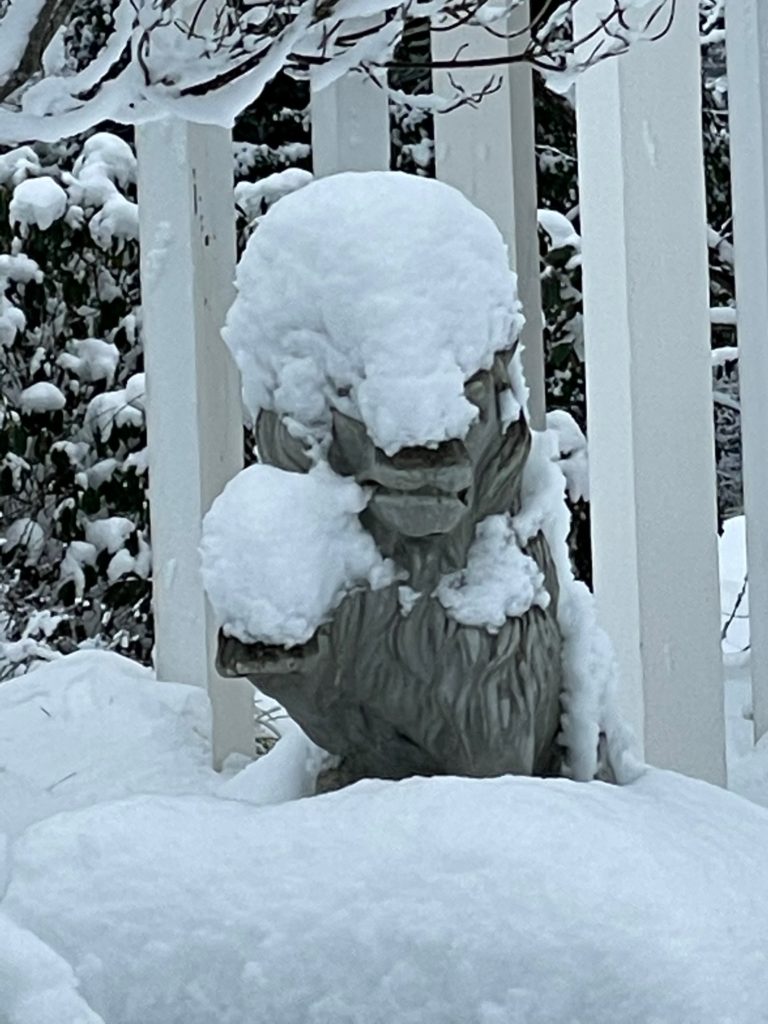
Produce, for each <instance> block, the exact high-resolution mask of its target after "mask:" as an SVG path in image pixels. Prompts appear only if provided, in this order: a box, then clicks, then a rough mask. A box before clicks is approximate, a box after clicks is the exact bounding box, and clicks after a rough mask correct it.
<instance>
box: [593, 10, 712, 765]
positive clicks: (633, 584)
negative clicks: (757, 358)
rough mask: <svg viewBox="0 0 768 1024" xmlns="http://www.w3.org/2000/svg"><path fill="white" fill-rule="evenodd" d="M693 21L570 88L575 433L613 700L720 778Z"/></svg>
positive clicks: (648, 748)
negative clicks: (581, 335) (575, 164)
mask: <svg viewBox="0 0 768 1024" xmlns="http://www.w3.org/2000/svg"><path fill="white" fill-rule="evenodd" d="M603 7H604V5H603V0H582V2H581V3H580V4H579V5H577V12H578V15H579V19H578V21H577V25H576V31H577V33H579V34H581V33H582V32H583V31H584V30H585V28H587V27H591V24H593V23H590V21H589V17H590V12H591V13H592V14H593V15H594V12H595V11H596V10H600V9H602V8H603ZM697 17H698V11H697V5H696V4H692V3H678V4H677V14H676V18H675V23H674V26H673V28H672V30H671V31H670V33H669V34H668V35H667V36H666V37H665V38H664V39H663V40H661V41H659V42H657V43H653V44H650V43H645V44H640V45H638V46H636V47H634V48H633V49H632V51H631V52H630V53H629V54H628V55H626V56H625V57H621V58H618V59H615V60H610V61H606V62H605V63H602V64H601V65H599V66H598V67H596V68H594V69H592V70H591V71H589V72H587V73H586V74H585V75H584V76H583V77H582V78H581V79H580V80H579V82H578V85H577V110H578V147H579V162H580V176H579V177H580V190H581V227H582V237H583V261H584V262H583V271H584V307H585V334H586V360H587V403H588V434H589V452H590V488H591V508H592V532H593V557H594V579H595V591H596V597H597V605H598V614H599V617H600V621H601V622H602V624H603V625H604V626H605V627H606V629H607V630H608V633H609V634H610V636H611V639H612V640H613V643H614V645H615V648H616V652H617V655H618V661H619V666H620V672H621V686H622V690H621V700H622V704H623V712H624V714H625V716H626V718H627V719H628V720H629V722H630V724H631V725H632V726H633V727H634V728H635V730H636V731H637V733H638V734H639V736H640V737H641V738H642V740H643V741H644V747H645V756H646V758H647V760H648V761H649V762H650V763H651V764H654V765H658V766H660V767H663V768H671V769H675V770H677V771H681V772H684V773H685V774H688V775H692V776H696V777H698V778H701V779H706V780H707V781H710V782H714V783H718V784H724V783H725V736H724V712H723V691H722V678H721V656H720V644H719V622H720V616H719V598H718V568H717V550H716V518H715V516H716V513H715V470H714V439H713V423H712V399H711V392H712V383H711V376H710V374H711V370H710V340H709V332H710V325H709V297H708V288H707V279H708V266H707V242H706V232H705V225H706V219H705V217H706V214H705V202H704V175H703V159H702V148H701V118H700V106H699V104H700V64H699V40H698V25H697Z"/></svg>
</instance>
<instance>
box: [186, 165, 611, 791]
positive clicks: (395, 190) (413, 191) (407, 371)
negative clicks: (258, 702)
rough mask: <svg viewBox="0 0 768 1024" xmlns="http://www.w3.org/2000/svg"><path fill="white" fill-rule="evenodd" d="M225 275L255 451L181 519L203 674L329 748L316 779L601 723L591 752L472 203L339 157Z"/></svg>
mask: <svg viewBox="0 0 768 1024" xmlns="http://www.w3.org/2000/svg"><path fill="white" fill-rule="evenodd" d="M237 283H238V298H237V300H236V302H235V304H234V306H233V307H232V310H231V313H230V316H229V318H228V321H227V326H226V330H225V337H226V340H227V343H228V344H229V346H230V348H231V349H232V351H233V353H234V355H235V358H236V359H237V362H238V365H239V366H240V369H241V372H242V376H243V387H244V395H245V400H246V404H247V406H248V408H249V410H250V412H251V414H252V415H253V416H254V418H255V421H256V427H257V438H258V451H259V458H260V464H258V465H256V466H252V467H251V468H249V469H246V470H245V471H243V472H242V473H241V474H240V475H239V476H238V477H237V478H235V480H233V481H232V482H231V484H230V485H229V486H228V487H227V488H226V490H225V492H224V493H223V494H222V495H221V497H220V498H219V499H218V501H217V502H216V503H215V504H214V507H213V509H212V510H211V512H210V513H209V515H208V517H207V520H206V524H205V531H204V540H203V552H202V553H203V571H204V576H205V581H206V586H207V589H208V593H209V596H210V599H211V601H212V603H213V606H214V608H215V609H216V611H217V613H218V615H219V617H220V621H221V625H222V630H221V634H220V644H219V662H220V667H221V670H222V671H223V672H224V673H225V674H228V675H232V676H247V677H248V678H249V679H251V681H252V682H253V683H254V684H255V685H256V686H257V687H258V688H259V690H261V691H262V692H264V693H266V694H268V695H269V696H271V697H272V698H274V699H275V700H277V701H278V702H279V703H280V704H282V705H283V707H285V709H286V710H287V711H288V713H289V714H290V715H291V716H292V717H293V718H294V719H295V720H296V721H297V722H298V723H299V724H300V725H301V726H302V728H303V729H304V731H305V732H306V733H307V734H308V735H309V736H310V737H311V738H312V739H313V740H314V741H315V742H316V743H317V744H319V745H320V746H321V747H323V748H324V749H326V750H327V751H328V752H329V753H331V754H333V755H336V757H337V759H338V761H337V765H338V767H337V768H336V770H335V771H336V774H335V779H334V783H335V784H343V783H344V782H347V781H353V780H355V779H358V778H362V777H368V776H373V777H382V778H401V777H404V776H408V775H413V774H460V775H474V776H489V775H500V774H503V773H507V772H514V773H521V774H527V775H531V774H536V775H546V774H549V773H557V772H559V771H561V770H563V769H564V770H565V771H567V772H568V773H569V774H571V775H572V776H574V777H576V778H592V777H593V776H594V775H595V773H596V771H597V768H598V758H599V755H598V747H599V745H600V737H601V735H604V736H607V738H608V746H609V747H610V745H611V744H613V746H614V747H615V748H616V749H615V750H613V751H610V750H609V757H611V755H612V760H613V762H616V761H617V760H618V756H617V750H618V743H617V736H618V728H617V727H616V725H615V722H613V720H612V714H611V710H610V702H609V689H610V683H611V677H612V672H613V663H612V659H611V655H610V651H609V649H608V648H607V645H606V641H605V639H604V637H603V635H602V634H601V633H600V632H599V630H597V629H596V627H595V625H594V622H593V619H592V611H591V604H590V597H589V594H588V592H587V591H586V588H584V587H583V586H582V585H581V584H577V583H575V582H574V580H573V578H572V575H571V571H570V567H569V563H568V555H567V549H566V540H565V538H566V535H567V530H568V513H567V509H566V506H565V503H564V499H563V475H562V472H561V470H560V469H559V468H558V466H557V465H556V464H555V462H554V461H553V459H554V457H555V456H556V452H554V451H553V449H552V440H553V439H552V437H550V436H549V435H548V434H546V433H545V434H541V435H537V436H535V437H533V438H532V434H531V431H530V429H529V427H528V424H527V422H526V415H525V407H526V393H525V385H524V382H523V379H522V374H521V369H520V358H519V351H518V335H519V331H520V327H521V324H522V317H521V311H520V306H519V303H518V301H517V297H516V288H515V283H516V282H515V278H514V275H513V274H512V273H511V272H510V271H509V268H508V262H507V254H506V250H505V247H504V244H503V241H502V239H501V236H500V234H499V232H498V231H497V229H496V227H495V226H494V224H493V223H492V221H491V220H490V219H489V218H487V217H486V216H485V214H483V213H481V212H480V211H479V210H477V209H475V208H474V207H473V206H472V205H471V204H470V203H469V202H468V201H467V200H466V199H465V198H464V197H463V196H461V195H460V193H459V192H457V191H455V190H454V189H452V188H450V187H448V186H447V185H444V184H440V183H438V182H435V181H429V180H426V179H422V178H416V177H409V176H406V175H402V174H393V173H370V174H344V175H339V176H337V177H334V178H328V179H324V180H321V181H318V182H315V183H313V184H310V185H308V186H307V187H305V188H303V189H301V190H300V191H298V192H295V193H294V194H292V195H290V196H288V197H286V198H284V199H282V200H280V202H279V203H278V204H277V205H276V206H275V207H274V208H273V209H272V210H271V211H270V212H269V213H268V214H267V216H266V217H265V218H264V220H263V222H262V223H261V225H260V226H259V227H258V229H257V231H256V232H255V234H254V236H253V237H252V239H251V241H250V243H249V245H248V248H247V250H246V253H245V255H244V257H243V260H242V262H241V265H240V268H239V273H238V282H237ZM613 770H614V771H619V772H620V766H619V767H618V768H617V766H616V764H614V765H613Z"/></svg>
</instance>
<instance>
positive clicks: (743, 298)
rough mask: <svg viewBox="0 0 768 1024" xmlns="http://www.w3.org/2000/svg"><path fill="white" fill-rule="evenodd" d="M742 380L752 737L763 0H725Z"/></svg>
mask: <svg viewBox="0 0 768 1024" xmlns="http://www.w3.org/2000/svg"><path fill="white" fill-rule="evenodd" d="M726 17H727V26H728V31H727V46H728V106H729V116H730V129H731V180H732V185H733V221H734V242H735V246H734V252H735V263H736V300H737V307H738V310H739V322H738V342H739V380H740V389H741V395H740V398H741V436H742V444H743V473H744V508H745V512H746V518H747V557H748V572H749V608H750V615H749V628H750V664H751V673H752V695H753V704H754V717H755V739H756V740H757V739H760V737H761V736H764V735H765V733H766V732H768V400H766V399H767V397H768V6H766V3H765V0H728V3H727V5H726Z"/></svg>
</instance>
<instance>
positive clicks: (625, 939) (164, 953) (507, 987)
mask: <svg viewBox="0 0 768 1024" xmlns="http://www.w3.org/2000/svg"><path fill="white" fill-rule="evenodd" d="M767 841H768V814H766V812H765V811H762V810H760V809H758V808H755V807H752V806H751V805H749V804H747V803H745V802H742V801H741V800H739V799H738V798H736V797H733V796H729V795H728V794H725V793H721V792H718V791H717V790H715V789H712V788H710V787H708V786H706V785H704V784H701V783H695V782H690V781H687V780H685V779H682V778H679V777H676V776H673V775H668V774H662V773H656V772H653V773H649V774H648V775H647V776H646V777H644V778H643V779H642V780H641V781H639V782H637V783H635V784H633V785H631V786H628V787H610V786H608V785H605V784H603V783H590V784H579V783H572V782H568V781H565V780H551V781H541V780H531V779H519V778H517V779H515V778H504V779H499V780H484V781H477V780H465V779H452V778H442V779H432V780H424V779H419V780H411V781H408V782H404V783H375V782H369V783H362V784H358V785H356V786H355V787H353V788H352V789H349V790H346V791H341V792H339V793H336V794H333V795H331V796H327V797H315V798H311V799H307V800H302V801H295V802H292V803H288V804H284V805H282V806H279V807H272V808H262V809H257V808H253V807H250V806H248V805H246V804H241V803H235V802H228V801H224V800H220V799H216V798H212V797H194V796H187V797H157V796H146V797H136V798H133V799H130V800H127V801H121V802H111V803H106V804H100V805H96V806H94V807H90V808H87V809H84V810H82V811H78V812H73V813H71V814H67V815H61V816H58V817H55V818H52V819H50V820H48V821H45V822H42V823H40V824H39V825H36V826H34V827H33V828H32V829H31V830H30V831H29V833H28V834H27V835H26V836H25V837H24V838H22V840H21V841H20V842H19V843H18V844H17V846H16V849H15V853H14V866H13V871H12V876H11V882H10V885H9V888H8V892H7V895H6V898H5V901H4V904H3V909H4V911H5V912H6V913H7V914H8V915H10V916H11V918H12V919H14V920H15V921H17V922H19V923H20V924H22V925H23V926H25V927H27V928H30V929H32V930H33V931H34V932H36V933H37V934H38V935H39V936H40V937H41V938H42V939H43V940H44V941H45V942H46V943H48V944H49V945H50V946H51V947H52V948H53V949H54V950H55V951H56V952H57V953H58V954H59V955H60V956H63V957H64V958H65V959H66V960H68V961H69V963H70V964H72V965H73V966H74V968H75V970H76V971H77V973H78V975H79V977H80V982H81V990H82V993H83V995H84V997H85V998H86V999H87V1001H88V1003H89V1005H90V1006H91V1007H92V1008H93V1010H95V1012H96V1013H98V1014H99V1015H101V1016H102V1017H103V1019H104V1021H105V1022H106V1024H212V1022H213V1021H216V1022H226V1024H253V1022H255V1021H259V1022H261V1021H264V1022H273V1021H279V1022H280V1024H339V1022H345V1024H353V1022H354V1024H379V1022H380V1024H385V1022H387V1024H390V1022H393V1021H397V1022H398V1024H399V1022H413V1024H417V1022H418V1024H513V1022H520V1024H523V1022H524V1024H553V1022H565V1021H569V1022H570V1021H580V1022H583V1024H629V1022H636V1024H640V1022H649V1021H655V1022H664V1024H710V1022H711V1024H714V1022H716V1021H717V1022H720V1021H723V1022H724V1021H726V1020H729V1021H732V1022H740V1024H747V1022H749V1024H754V1022H756V1021H760V1020H765V1019H766V1006H768V953H766V947H765V935H766V933H767V932H768V876H766V872H765V866H764V850H765V845H766V842H767Z"/></svg>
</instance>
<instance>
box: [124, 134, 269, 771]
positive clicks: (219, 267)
mask: <svg viewBox="0 0 768 1024" xmlns="http://www.w3.org/2000/svg"><path fill="white" fill-rule="evenodd" d="M136 135H137V150H138V158H139V216H140V233H141V284H142V308H143V317H144V343H145V352H144V358H145V366H146V373H147V401H146V415H147V433H148V447H149V482H150V517H151V526H152V554H153V562H154V575H153V603H154V614H155V630H156V643H155V667H156V670H157V677H158V679H160V680H178V681H180V682H185V683H192V684H194V685H197V686H205V687H207V688H208V691H209V694H210V697H211V704H212V708H213V757H214V764H215V766H216V767H217V768H218V767H220V766H221V764H222V762H223V760H224V758H225V757H226V756H227V755H228V754H229V753H232V752H233V751H239V752H241V753H247V754H250V753H252V751H253V747H254V718H253V688H252V686H251V685H250V683H248V682H246V681H244V680H222V679H221V678H220V677H219V676H218V675H217V673H216V671H215V669H214V657H215V650H216V627H215V623H214V621H213V617H212V614H211V611H210V608H209V607H208V604H207V601H206V598H205V594H204V591H203V585H202V579H201V574H200V559H199V554H198V545H199V542H200V528H201V522H202V518H203V516H204V515H205V513H206V511H207V510H208V508H209V506H210V504H211V502H212V501H213V499H214V498H215V497H216V495H217V494H218V493H219V492H220V491H221V490H222V488H223V487H224V485H225V484H226V482H227V481H228V480H229V479H230V478H231V477H232V476H233V475H234V474H235V473H237V472H238V470H240V469H241V468H242V462H243V451H242V445H243V442H242V413H241V398H240V382H239V378H238V374H237V370H236V368H235V366H234V363H233V362H232V360H231V358H230V356H229V353H228V351H227V349H226V347H225V345H224V343H223V341H222V340H221V336H220V330H221V327H222V324H223V322H224V317H225V314H226V311H227V309H228V307H229V305H230V303H231V301H232V298H233V293H234V288H233V281H234V273H235V219H234V197H233V159H232V141H231V135H230V133H229V132H228V131H226V130H224V129H222V128H216V127H210V126H203V125H196V124H191V123H189V122H185V121H181V120H179V119H175V118H166V119H164V120H162V121H157V122H153V123H150V124H146V125H143V126H141V127H139V128H137V132H136Z"/></svg>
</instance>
